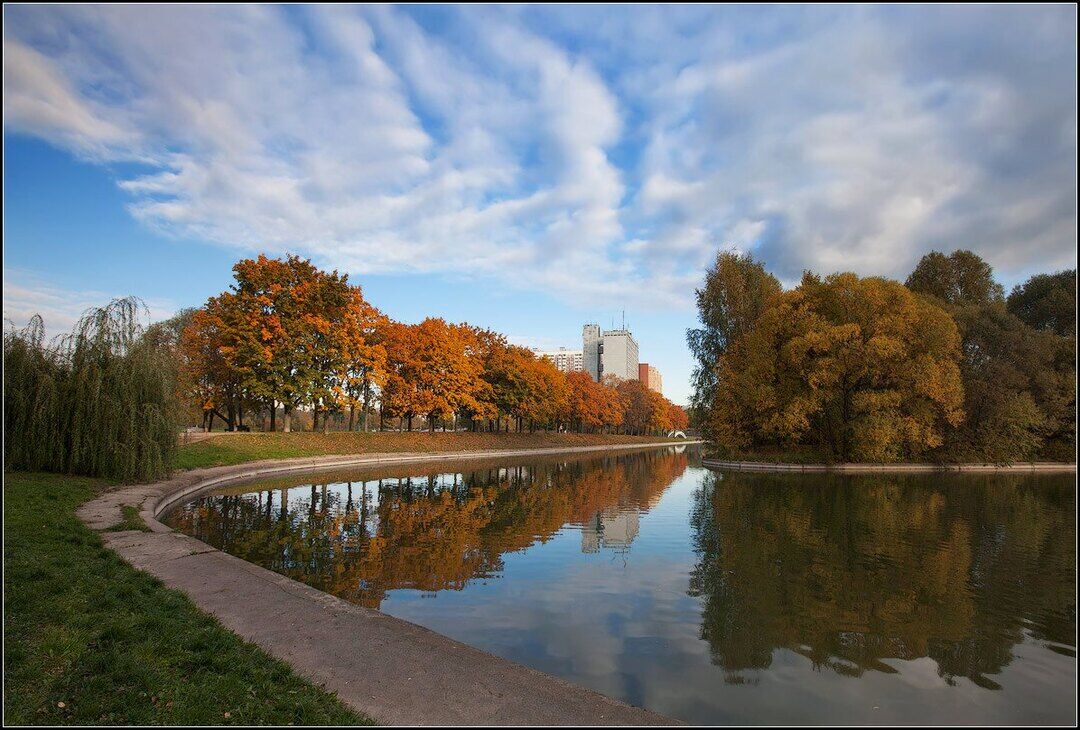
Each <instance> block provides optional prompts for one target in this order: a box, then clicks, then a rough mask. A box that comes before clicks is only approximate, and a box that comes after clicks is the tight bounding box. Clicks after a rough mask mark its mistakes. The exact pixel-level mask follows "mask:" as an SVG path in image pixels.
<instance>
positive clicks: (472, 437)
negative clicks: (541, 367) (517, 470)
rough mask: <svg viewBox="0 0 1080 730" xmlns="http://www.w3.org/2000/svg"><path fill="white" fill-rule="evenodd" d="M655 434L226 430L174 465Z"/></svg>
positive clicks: (592, 441) (538, 445)
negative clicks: (228, 432) (264, 431)
mask: <svg viewBox="0 0 1080 730" xmlns="http://www.w3.org/2000/svg"><path fill="white" fill-rule="evenodd" d="M660 440H666V439H661V438H660V437H656V436H616V435H605V434H587V433H547V432H538V433H471V432H466V431H458V432H456V433H455V432H451V433H441V432H436V433H427V432H423V431H411V432H382V433H379V432H368V433H363V432H357V431H351V432H350V431H331V432H330V433H326V434H324V433H312V432H310V431H308V432H298V433H282V432H280V431H278V432H274V433H258V432H253V433H230V434H223V435H220V436H212V437H210V438H207V439H204V440H202V441H197V442H195V443H191V444H186V445H184V446H181V447H180V449H179V451H178V453H177V456H176V460H175V464H176V467H177V468H178V469H196V468H200V467H207V466H224V465H228V464H240V463H243V462H245V461H256V460H259V459H288V458H294V457H301V456H327V455H330V454H363V453H372V454H373V453H389V452H408V451H419V452H428V453H434V452H440V451H479V450H483V449H529V448H534V449H542V448H552V447H556V446H597V445H601V444H612V443H649V442H653V441H660Z"/></svg>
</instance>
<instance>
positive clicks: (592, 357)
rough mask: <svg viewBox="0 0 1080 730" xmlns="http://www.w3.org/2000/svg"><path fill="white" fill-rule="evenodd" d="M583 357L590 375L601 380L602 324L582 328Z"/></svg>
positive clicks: (598, 380) (583, 362)
mask: <svg viewBox="0 0 1080 730" xmlns="http://www.w3.org/2000/svg"><path fill="white" fill-rule="evenodd" d="M581 359H582V364H583V365H584V367H585V372H587V373H588V374H589V377H591V378H592V379H593V380H595V381H597V382H600V325H596V324H587V325H585V326H584V327H582V328H581Z"/></svg>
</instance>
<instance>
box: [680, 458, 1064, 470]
mask: <svg viewBox="0 0 1080 730" xmlns="http://www.w3.org/2000/svg"><path fill="white" fill-rule="evenodd" d="M701 465H702V466H704V467H706V468H709V469H716V470H721V471H723V470H727V471H762V472H815V473H818V472H837V473H845V474H873V473H897V474H926V473H932V472H965V473H977V472H1016V473H1031V472H1044V473H1053V472H1075V471H1076V464H1075V463H1072V464H1067V463H1064V462H1057V461H1033V462H1024V463H1018V464H860V463H843V464H796V463H783V462H770V461H724V460H721V459H702V460H701Z"/></svg>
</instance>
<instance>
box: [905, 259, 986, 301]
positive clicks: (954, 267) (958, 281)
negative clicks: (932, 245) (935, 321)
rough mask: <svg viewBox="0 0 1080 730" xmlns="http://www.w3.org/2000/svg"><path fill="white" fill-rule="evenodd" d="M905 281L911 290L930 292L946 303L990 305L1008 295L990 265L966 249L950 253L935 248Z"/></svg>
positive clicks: (921, 260)
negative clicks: (995, 277)
mask: <svg viewBox="0 0 1080 730" xmlns="http://www.w3.org/2000/svg"><path fill="white" fill-rule="evenodd" d="M905 283H906V285H907V288H908V289H911V291H913V292H918V293H919V294H929V295H930V296H933V297H936V298H937V299H939V300H941V301H942V302H945V303H946V304H987V303H989V302H992V301H997V300H1000V299H1002V297H1003V296H1004V290H1003V289H1002V287H1001V284H998V283H997V282H996V281H994V270H993V269H992V268H991V267H990V264H988V263H986V261H984V260H983V259H982V258H980V257H979V256H978V254H975V253H972V252H971V251H965V250H958V251H953V252H952V253H951V254H949V255H948V256H946V255H945V254H943V253H940V252H938V251H931V252H930V253H928V254H926V255H925V256H923V257H922V258H921V259H920V260H919V263H918V264H917V265H916V266H915V270H914V271H912V272H911V276H909V277H908V279H907V282H905Z"/></svg>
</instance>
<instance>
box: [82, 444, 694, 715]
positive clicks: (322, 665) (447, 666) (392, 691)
mask: <svg viewBox="0 0 1080 730" xmlns="http://www.w3.org/2000/svg"><path fill="white" fill-rule="evenodd" d="M678 443H679V444H686V443H693V442H686V441H680V442H678ZM650 448H656V445H652V446H642V445H640V444H618V445H612V446H586V447H576V448H564V449H557V448H555V449H530V450H514V451H509V450H508V451H498V452H491V451H487V452H456V453H443V454H368V455H356V456H349V457H342V456H335V457H320V458H316V459H290V460H276V461H264V462H254V463H251V464H245V465H240V466H230V467H218V468H214V469H203V470H199V471H195V472H187V473H185V474H181V475H180V476H178V477H176V478H174V479H171V480H169V481H165V482H159V483H157V484H151V485H141V486H134V487H126V488H123V489H120V490H117V491H114V492H110V493H107V494H105V495H102V496H101V497H99V498H98V499H96V500H93V501H92V502H88V503H86V504H85V505H83V506H82V507H80V508H79V517H80V518H81V519H82V520H83V522H85V523H86V524H87V525H89V526H90V527H92V528H94V529H97V530H103V529H105V528H108V527H111V526H113V525H115V524H117V523H119V522H120V521H121V518H122V514H121V508H122V507H123V506H126V505H131V506H134V507H136V508H138V509H139V511H140V514H141V515H142V517H143V519H144V520H145V521H146V523H147V525H148V526H149V527H150V529H151V531H150V532H137V531H125V532H103V533H102V539H103V540H104V541H105V542H106V544H108V545H109V547H111V548H112V549H113V550H115V551H116V552H117V553H119V554H120V555H121V556H122V557H123V558H124V559H125V560H127V561H128V562H129V563H131V564H132V565H134V566H135V567H136V568H139V569H141V570H145V571H147V572H148V573H151V574H152V575H154V576H156V577H158V578H159V579H161V580H162V581H163V582H164V583H165V584H166V585H167V586H169V587H170V588H175V589H178V590H181V591H183V592H184V593H185V594H187V595H188V597H190V598H191V600H192V601H194V603H195V604H196V605H197V606H198V607H199V608H201V609H202V610H204V611H206V612H208V613H210V614H212V615H214V616H215V617H216V618H217V619H218V620H219V621H220V622H221V623H222V624H223V625H224V626H226V627H227V628H229V629H231V630H232V631H234V632H236V633H237V634H239V635H240V636H242V637H243V638H245V639H247V640H248V641H251V642H253V643H255V644H257V645H258V646H260V647H261V648H262V649H264V650H265V651H266V652H268V653H269V654H271V655H273V656H275V657H277V658H279V659H282V660H284V661H286V662H288V663H289V664H290V665H291V666H292V667H293V669H295V670H296V671H297V672H298V673H299V674H301V675H302V676H305V677H307V678H309V679H311V680H313V681H315V682H317V683H319V684H322V685H324V686H326V687H327V688H328V689H330V690H332V691H334V692H336V693H337V694H338V697H340V698H341V700H342V701H344V702H345V703H346V704H347V705H349V706H350V707H352V708H353V709H355V710H357V711H359V712H361V713H363V714H365V715H368V716H369V717H372V718H374V719H376V720H378V721H380V722H383V723H388V724H407V725H451V724H452V725H470V724H476V725H663V724H676V723H675V721H674V720H672V719H670V718H667V717H664V716H662V715H657V714H655V713H652V712H649V711H648V710H644V709H641V708H637V707H632V706H630V705H627V704H625V703H622V702H619V701H616V700H613V699H611V698H609V697H606V696H604V695H601V694H598V693H596V692H593V691H591V690H587V689H584V688H582V687H578V686H576V685H573V684H570V683H568V682H566V681H564V680H561V679H558V678H556V677H553V676H551V675H548V674H544V673H542V672H538V671H536V670H533V669H529V668H528V667H524V666H522V665H520V664H515V663H513V662H510V661H507V660H505V659H501V658H499V657H496V656H494V655H491V654H488V653H486V652H483V651H480V650H478V649H474V648H472V647H470V646H467V645H465V644H461V643H459V642H457V641H453V640H452V639H449V638H447V637H445V636H442V635H441V634H437V633H435V632H433V631H429V630H428V629H425V628H423V627H420V626H417V625H415V624H412V623H409V622H408V621H403V620H401V619H398V618H394V617H392V616H388V615H386V614H383V613H380V612H379V611H375V610H372V609H367V608H363V607H360V606H356V605H353V604H351V603H348V602H347V601H344V600H342V599H339V598H336V597H334V596H331V595H329V594H327V593H322V592H321V591H318V590H316V589H314V588H311V587H309V586H306V585H304V584H302V583H299V582H297V581H294V580H291V579H289V578H286V577H284V576H282V575H278V574H277V573H274V572H272V571H269V570H266V569H264V568H261V567H259V566H256V565H253V564H251V563H248V562H246V561H244V560H241V559H240V558H237V557H234V556H232V555H228V554H226V553H223V552H221V551H219V550H216V549H214V548H212V547H210V546H209V545H207V544H206V543H203V542H200V541H199V540H196V539H195V538H192V537H188V536H187V535H182V534H180V533H177V532H173V531H172V530H170V529H169V528H168V527H167V526H165V525H163V524H162V523H160V522H159V521H158V520H157V516H158V515H160V514H161V513H162V512H164V511H165V510H166V509H168V508H169V507H170V506H171V505H173V504H176V503H177V502H179V501H182V500H186V499H189V498H190V497H191V496H192V495H194V494H196V493H198V492H202V491H206V490H209V489H212V488H215V487H220V486H222V485H224V484H227V483H230V482H236V481H246V480H248V479H250V478H251V477H256V476H261V475H266V474H285V473H302V472H313V471H323V470H326V469H329V468H335V467H345V466H362V465H371V464H393V463H414V462H418V461H442V460H447V459H453V460H460V459H480V458H493V457H495V458H510V457H517V456H536V455H544V454H576V453H587V452H594V451H633V450H643V449H650Z"/></svg>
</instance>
